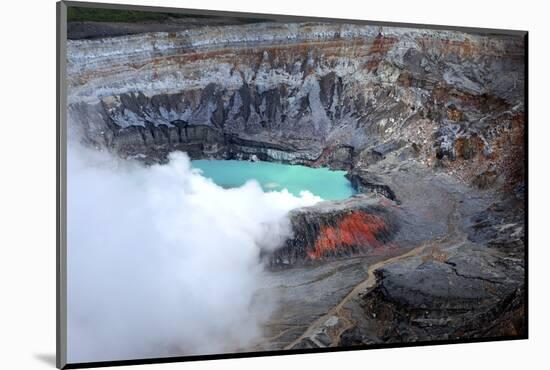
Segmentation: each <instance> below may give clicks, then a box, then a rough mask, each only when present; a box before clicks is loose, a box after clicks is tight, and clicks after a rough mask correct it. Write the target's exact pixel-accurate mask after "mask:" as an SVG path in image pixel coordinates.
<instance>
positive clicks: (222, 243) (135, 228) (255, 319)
mask: <svg viewBox="0 0 550 370" xmlns="http://www.w3.org/2000/svg"><path fill="white" fill-rule="evenodd" d="M67 177H68V180H67V181H68V206H67V208H68V221H67V223H68V225H67V226H68V246H67V250H68V360H69V362H88V361H106V360H121V359H140V358H150V357H162V356H181V355H188V354H206V353H221V352H231V351H236V350H239V349H242V348H246V347H247V346H250V345H251V344H253V343H254V342H255V341H256V340H258V339H259V338H260V337H261V330H260V329H261V325H262V323H263V322H265V320H267V318H268V317H269V314H270V312H272V310H273V302H269V301H262V300H260V301H258V300H257V299H256V300H255V297H256V295H255V294H256V293H257V291H258V289H259V288H260V287H261V279H262V266H261V264H260V262H259V258H258V256H259V252H260V249H261V248H262V249H273V248H276V247H277V246H278V245H279V244H280V243H281V241H282V240H284V239H285V238H286V237H288V236H289V233H290V227H289V222H288V218H287V214H288V211H289V210H291V209H293V208H296V207H301V206H307V205H312V204H314V203H316V202H318V201H319V200H320V199H319V198H318V197H315V196H313V195H311V194H310V193H306V192H304V193H302V195H301V196H300V197H295V196H293V195H291V194H290V193H288V192H287V191H282V192H267V193H266V192H263V191H262V189H261V187H260V185H259V184H258V183H257V182H254V181H250V182H248V183H246V184H245V185H243V186H242V187H240V188H235V189H223V188H221V187H219V186H217V185H216V184H214V183H213V182H212V181H210V180H209V179H207V178H205V177H203V176H201V174H200V173H199V172H198V171H197V170H194V169H192V168H191V165H190V161H189V159H188V157H187V156H186V155H185V154H183V153H179V154H172V155H171V156H170V161H169V163H168V164H166V165H155V166H151V167H145V166H142V165H140V164H138V163H135V162H132V161H123V160H120V159H117V158H114V157H113V156H111V155H109V154H107V153H104V152H97V151H91V150H88V149H84V148H83V147H81V146H77V145H74V144H71V145H69V154H68V176H67Z"/></svg>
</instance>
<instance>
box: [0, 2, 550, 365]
mask: <svg viewBox="0 0 550 370" xmlns="http://www.w3.org/2000/svg"><path fill="white" fill-rule="evenodd" d="M111 2H115V3H124V1H116V0H111ZM127 2H132V3H134V4H141V5H155V6H172V7H187V8H199V9H219V10H235V11H246V12H261V13H278V14H293V15H308V16H322V17H336V18H352V19H354V18H355V19H366V20H380V21H396V22H414V23H431V24H444V25H456V26H473V27H489V28H507V29H522V30H529V31H530V35H529V39H530V45H529V72H530V79H529V84H530V86H529V98H530V99H529V103H530V104H529V108H530V109H529V127H530V128H529V131H530V132H529V141H530V148H529V149H530V150H529V157H530V166H529V172H530V176H529V192H530V200H531V201H530V204H529V206H530V212H529V219H530V223H529V229H530V233H529V235H530V236H529V238H530V243H529V262H530V265H529V273H530V274H529V275H530V278H529V288H530V289H529V291H530V304H529V308H530V310H529V322H530V328H529V329H530V339H529V340H527V341H511V342H497V343H483V344H461V345H446V346H433V347H420V348H402V349H385V350H371V351H356V352H347V353H326V354H315V355H294V356H280V357H264V358H249V359H235V360H223V361H207V362H192V363H177V364H163V365H143V366H138V367H133V368H135V369H149V368H150V369H159V370H161V369H176V368H177V369H184V370H185V369H199V370H210V369H227V370H241V369H257V368H262V369H264V370H268V369H285V368H295V367H296V368H297V367H300V368H302V369H306V368H317V369H344V368H347V367H349V368H351V367H358V368H371V369H372V368H382V367H383V368H396V367H402V368H406V369H416V368H419V369H441V368H445V369H461V370H463V369H483V368H491V369H519V368H522V367H523V366H525V367H526V368H543V367H545V368H548V367H547V366H548V357H547V353H545V351H548V350H550V345H549V344H550V343H549V342H550V341H548V339H547V337H548V334H549V331H550V327H549V319H548V316H549V315H548V313H547V310H548V305H549V302H550V298H549V293H550V291H549V289H548V286H547V283H548V274H547V270H548V269H547V268H546V265H547V264H548V263H549V262H550V256H549V249H550V246H549V245H547V244H546V243H545V241H546V238H545V236H546V235H545V234H546V232H547V231H548V229H546V224H547V222H546V219H545V218H546V216H547V214H548V213H547V212H545V211H546V210H547V209H548V193H547V192H545V190H547V186H548V182H547V179H548V175H547V171H548V169H549V166H548V162H547V158H546V154H547V151H546V150H547V149H548V142H547V140H548V137H549V136H550V132H549V127H550V122H549V121H548V119H547V117H548V112H549V108H550V102H549V98H550V97H549V94H548V88H549V86H550V82H549V81H548V75H549V73H548V69H547V66H548V63H549V60H550V58H549V49H550V48H549V47H548V45H549V43H550V33H549V26H548V24H549V23H550V20H549V19H548V14H549V12H548V10H547V9H545V7H544V5H543V4H544V2H543V1H537V2H534V1H533V2H532V3H530V2H528V1H521V0H515V1H504V0H500V1H481V0H474V1H470V0H456V1H450V2H444V1H441V0H440V1H419V0H392V1H365V0H363V1H357V0H356V1H352V0H337V1H326V2H321V1H320V0H317V1H316V0H276V1H259V0H232V1H223V0H179V1H178V0H148V1H147V0H142V1H139V0H127ZM1 14H2V17H1V21H0V27H1V31H2V32H1V33H0V35H1V40H2V43H1V44H0V47H1V49H0V50H1V54H0V63H1V68H0V94H1V99H0V106H1V113H0V153H1V156H0V217H1V219H0V248H1V249H0V253H1V256H0V264H1V265H0V274H1V278H0V283H1V286H0V288H1V290H0V294H1V295H0V300H1V301H0V302H1V303H0V340H1V342H0V367H1V368H4V369H27V370H30V369H45V368H50V369H51V368H53V366H54V354H55V182H56V178H55V137H56V132H55V94H56V92H55V38H56V35H55V24H56V20H55V1H54V0H21V1H17V0H11V1H4V2H3V3H2V13H1ZM545 355H546V356H545Z"/></svg>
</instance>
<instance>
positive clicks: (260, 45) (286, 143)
mask: <svg viewBox="0 0 550 370" xmlns="http://www.w3.org/2000/svg"><path fill="white" fill-rule="evenodd" d="M86 27H88V28H86ZM70 30H72V31H71V32H72V34H70V35H69V36H70V38H71V40H69V42H68V53H67V59H68V89H69V97H68V112H69V124H70V129H72V130H79V131H80V132H81V133H82V135H83V137H84V141H85V142H86V143H87V144H88V145H92V146H96V147H98V148H103V149H108V150H111V151H114V152H116V153H117V154H119V155H121V156H122V157H125V158H137V159H139V160H141V161H143V162H145V163H156V162H163V161H165V160H166V157H167V154H168V153H170V152H171V151H174V150H181V151H186V152H187V153H189V155H190V156H191V157H192V158H205V157H209V158H236V159H248V158H250V157H252V156H253V155H254V156H255V157H256V158H259V159H260V160H266V161H280V162H287V163H300V164H305V165H309V166H328V167H331V168H335V169H346V170H348V177H349V179H350V181H351V182H352V184H353V185H354V186H355V187H356V188H357V189H358V191H359V192H361V193H370V194H368V195H358V196H356V197H353V198H350V199H348V200H345V201H342V202H324V203H321V204H319V205H318V206H315V207H310V208H306V209H299V210H295V211H293V212H292V213H291V215H290V217H291V222H292V225H293V230H294V234H293V237H292V238H291V239H290V240H288V241H287V242H286V244H285V245H284V246H282V247H281V248H280V249H279V250H278V251H276V252H275V253H274V254H270V255H268V256H265V257H266V260H267V262H268V264H269V265H270V266H271V267H272V268H273V270H274V272H273V275H272V279H273V281H274V283H273V284H274V285H273V286H272V287H271V288H270V289H272V290H273V291H276V292H277V294H278V295H279V296H281V304H282V309H281V312H280V313H279V314H277V315H275V316H274V318H273V321H272V323H271V325H270V326H269V328H268V329H269V330H268V331H269V333H270V334H269V336H267V337H266V341H265V342H264V343H261V344H259V345H258V348H263V349H266V348H267V349H281V348H287V349H290V348H309V347H325V346H339V345H364V344H372V343H385V342H403V341H406V342H410V341H423V340H435V339H456V338H477V337H494V336H502V335H513V336H524V335H525V333H526V326H525V325H524V323H525V312H524V305H525V302H524V294H525V286H524V271H525V270H524V268H525V266H524V264H525V261H524V236H525V230H524V227H525V226H524V222H523V212H524V210H523V204H524V200H525V199H524V191H525V190H524V187H525V178H524V173H525V170H524V163H523V162H524V154H525V153H524V152H525V148H524V136H523V135H524V132H525V127H524V126H525V124H526V122H525V101H524V86H525V80H524V79H525V65H524V57H525V55H524V50H525V49H524V46H525V45H524V38H523V36H522V35H519V34H518V35H515V34H510V35H504V34H483V33H464V32H458V31H442V30H428V29H412V28H396V27H379V26H368V25H354V24H336V23H315V22H305V23H304V22H289V23H277V22H262V21H258V22H253V23H247V22H226V23H224V22H210V23H208V22H206V23H205V25H204V26H201V25H200V22H198V23H197V22H195V21H193V24H192V25H191V26H189V25H187V26H186V25H185V22H184V23H178V24H176V25H174V24H171V25H169V26H166V25H165V26H162V25H158V24H157V25H155V24H144V25H139V26H137V25H134V26H129V25H126V26H125V28H117V27H116V25H112V24H109V25H108V26H107V25H101V24H93V25H89V24H88V25H87V24H85V23H84V24H75V25H73V27H70ZM121 30H122V31H121ZM115 31H116V32H115ZM159 31H167V32H159ZM283 267H284V268H283ZM291 283H292V284H291ZM293 284H294V285H293ZM266 289H268V288H266ZM308 294H309V295H314V296H312V297H310V298H308V299H306V298H305V296H307V295H308Z"/></svg>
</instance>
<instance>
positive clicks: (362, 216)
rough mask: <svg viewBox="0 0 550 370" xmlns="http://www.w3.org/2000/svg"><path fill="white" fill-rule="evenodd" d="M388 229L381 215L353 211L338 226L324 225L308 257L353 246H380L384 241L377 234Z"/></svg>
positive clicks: (316, 257)
mask: <svg viewBox="0 0 550 370" xmlns="http://www.w3.org/2000/svg"><path fill="white" fill-rule="evenodd" d="M386 229H387V226H386V223H385V222H384V220H383V219H382V218H381V217H379V216H376V215H372V214H368V213H365V212H353V213H351V214H349V215H346V216H344V217H343V218H342V220H340V222H338V224H337V226H336V227H332V226H322V227H321V230H320V233H319V237H318V238H317V241H316V242H315V247H314V249H313V250H312V251H308V253H307V254H308V257H309V258H311V259H313V260H315V259H319V258H322V257H324V256H326V255H328V254H331V253H334V252H337V251H338V250H342V251H345V249H346V248H349V247H352V246H355V247H360V248H361V247H362V248H367V247H374V248H375V247H378V246H380V245H381V244H382V243H380V242H379V241H378V240H377V239H376V234H378V233H379V232H381V231H383V230H386Z"/></svg>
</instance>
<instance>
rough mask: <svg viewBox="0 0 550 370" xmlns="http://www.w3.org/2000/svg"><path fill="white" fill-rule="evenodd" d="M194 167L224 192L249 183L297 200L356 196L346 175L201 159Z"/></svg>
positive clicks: (278, 164)
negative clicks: (308, 195) (285, 192)
mask: <svg viewBox="0 0 550 370" xmlns="http://www.w3.org/2000/svg"><path fill="white" fill-rule="evenodd" d="M191 163H192V166H193V167H194V168H198V169H200V170H202V173H203V175H204V176H205V177H208V178H211V179H212V180H213V181H214V182H215V183H216V184H218V185H219V186H222V187H224V188H235V187H239V186H241V185H244V184H245V183H246V182H247V181H248V180H256V181H258V182H259V183H260V185H261V186H262V188H263V189H264V191H281V190H283V189H287V190H288V191H289V192H290V193H292V194H294V195H296V196H299V195H300V192H301V191H304V190H307V191H309V192H311V193H313V194H314V195H317V196H319V197H321V198H323V199H325V200H339V199H346V198H349V197H350V196H352V195H353V194H355V190H354V189H353V187H352V186H351V183H350V182H349V181H348V179H346V177H345V174H346V172H345V171H331V170H329V169H328V168H311V167H306V166H299V165H290V164H281V163H273V162H251V161H237V160H208V159H201V160H195V161H192V162H191Z"/></svg>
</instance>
